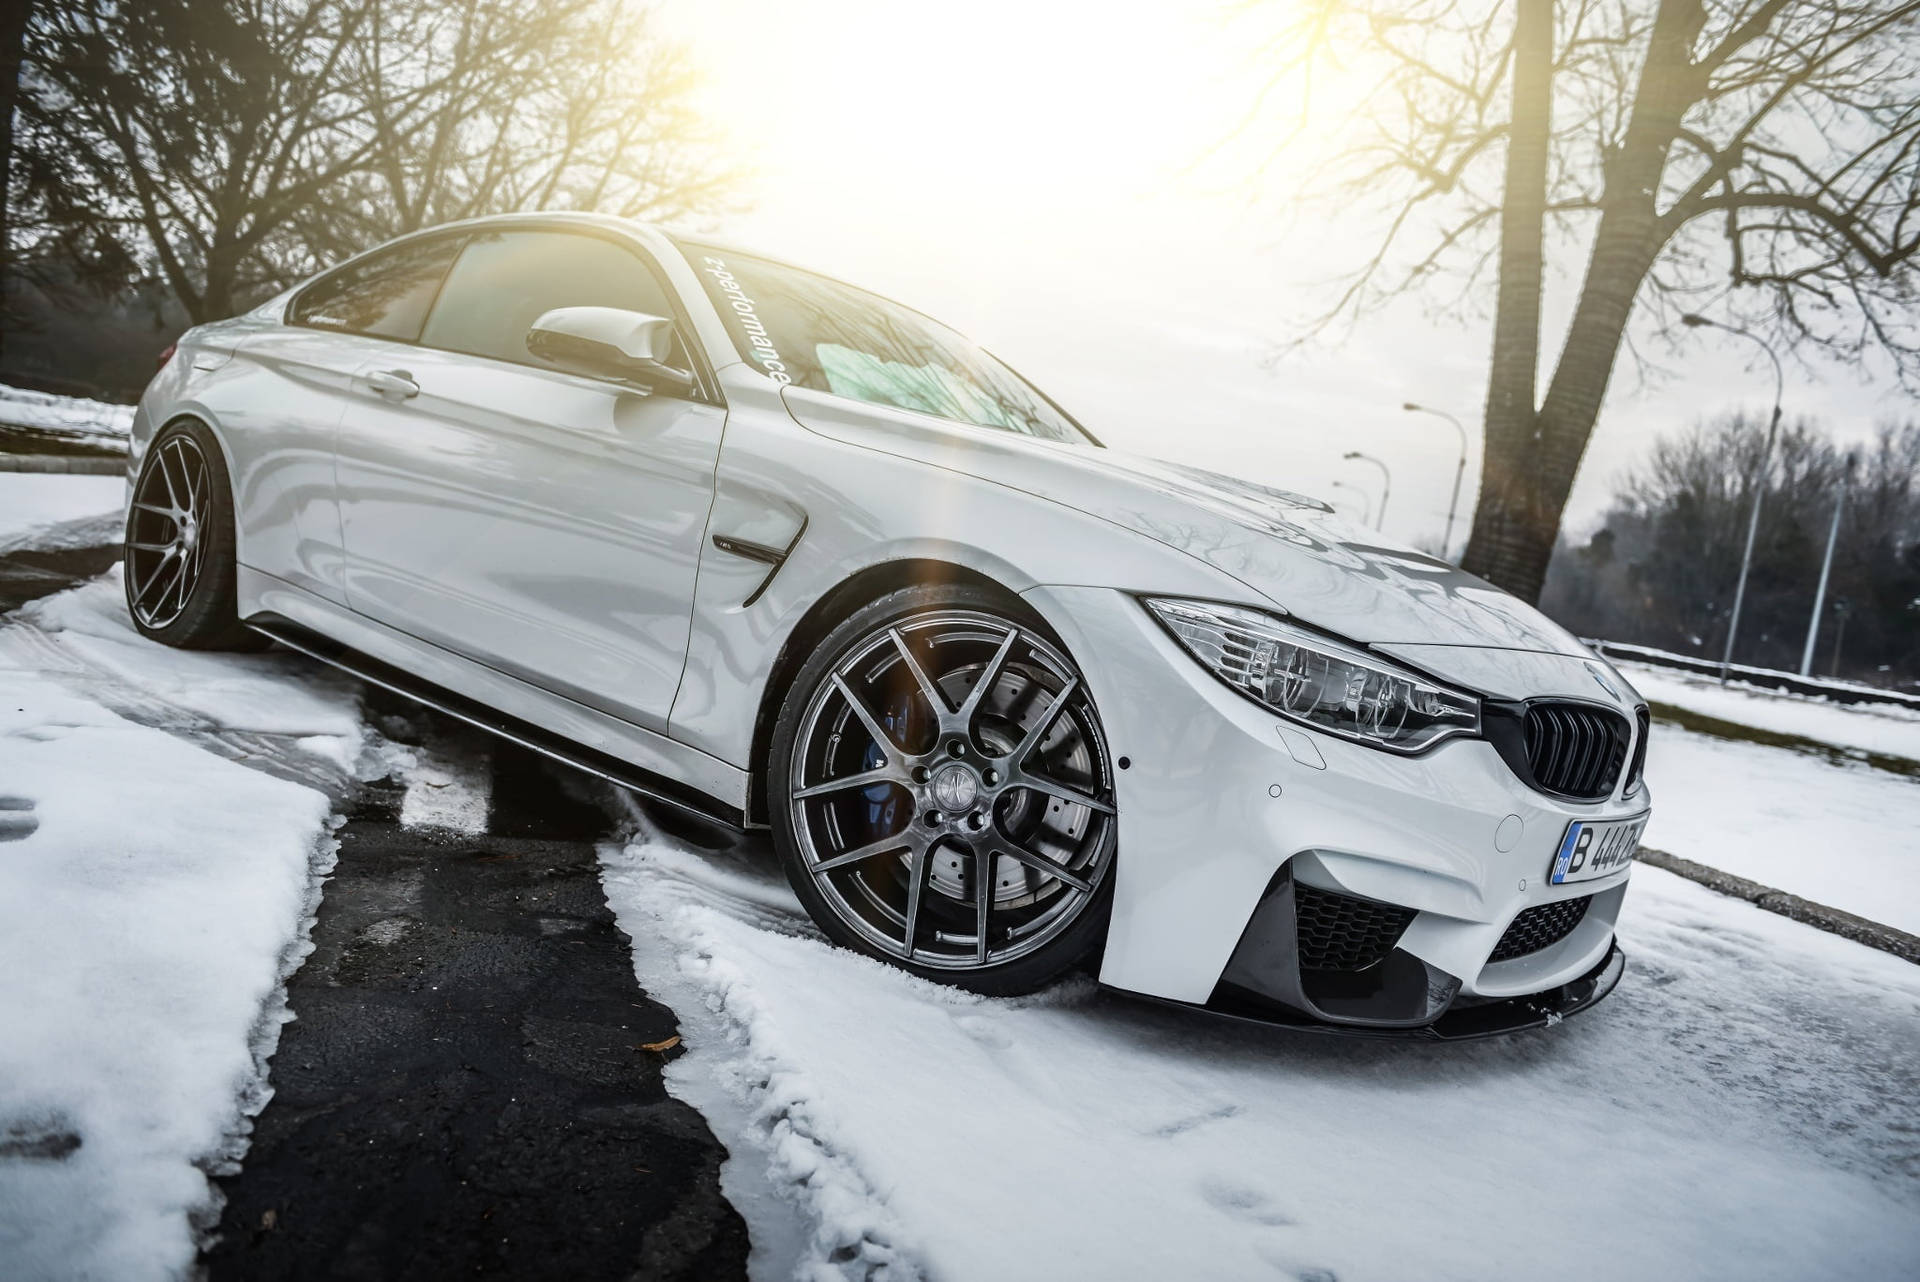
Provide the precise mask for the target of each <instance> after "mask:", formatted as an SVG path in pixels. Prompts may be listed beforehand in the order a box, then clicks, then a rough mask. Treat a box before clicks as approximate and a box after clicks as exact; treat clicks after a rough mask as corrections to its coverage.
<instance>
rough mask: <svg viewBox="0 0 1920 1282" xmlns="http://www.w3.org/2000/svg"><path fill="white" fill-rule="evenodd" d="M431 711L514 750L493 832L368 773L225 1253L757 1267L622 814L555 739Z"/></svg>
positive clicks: (465, 1266) (222, 1258)
mask: <svg viewBox="0 0 1920 1282" xmlns="http://www.w3.org/2000/svg"><path fill="white" fill-rule="evenodd" d="M407 715H408V717H409V718H411V719H412V720H414V721H415V722H417V723H421V724H425V725H427V726H429V727H430V729H431V730H432V732H433V733H435V734H437V735H439V736H441V737H440V738H439V740H438V742H437V745H436V746H438V747H439V748H440V750H441V751H443V752H444V751H447V750H448V745H452V751H453V752H455V753H456V754H458V755H461V756H465V757H466V758H467V759H468V761H469V762H471V761H475V760H478V761H484V762H487V763H488V765H487V766H486V767H485V768H486V769H487V771H488V772H489V774H490V789H489V790H488V791H489V792H490V799H489V800H487V801H486V802H485V803H484V804H485V806H486V810H487V819H486V830H485V831H484V832H483V833H481V834H479V835H473V836H467V835H461V834H459V833H455V832H445V831H442V832H434V831H431V830H410V829H408V828H406V827H404V826H402V824H401V823H400V822H399V817H400V814H401V813H402V810H403V809H404V808H405V807H404V797H403V795H402V792H401V790H400V788H398V787H397V786H394V785H392V784H388V785H369V786H367V787H366V788H365V790H364V792H363V794H362V796H361V797H360V799H359V803H358V805H357V806H356V808H355V809H354V810H353V812H352V813H351V814H350V816H349V817H348V820H347V823H346V824H345V826H344V827H342V828H341V830H340V832H339V834H338V837H339V840H340V855H339V863H338V866H337V867H336V869H335V871H334V874H333V876H332V878H331V879H330V880H329V881H328V882H327V886H326V893H325V897H324V899H323V900H322V904H321V908H320V915H319V920H318V922H317V924H316V925H315V928H314V931H313V942H314V952H313V955H312V956H311V957H309V958H308V959H307V961H306V963H305V964H304V965H303V966H302V967H301V968H300V970H299V971H298V972H297V973H296V974H295V975H294V977H293V979H292V981H291V983H290V984H289V986H288V1000H289V1003H290V1004H291V1006H292V1009H293V1011H294V1013H295V1015H296V1016H297V1018H296V1020H295V1021H294V1022H293V1023H291V1024H289V1025H287V1027H286V1028H285V1029H284V1031H283V1032H282V1034H281V1039H280V1048H279V1051H278V1053H277V1054H276V1055H275V1056H274V1058H273V1063H272V1074H271V1082H272V1086H273V1090H274V1095H273V1099H272V1101H271V1102H270V1103H269V1104H268V1106H267V1108H266V1109H265V1111H264V1112H263V1113H262V1114H261V1115H260V1117H259V1119H258V1121H257V1123H256V1127H255V1131H254V1135H253V1142H252V1146H251V1148H250V1149H249V1151H248V1154H247V1158H246V1161H245V1164H244V1167H243V1169H242V1170H241V1172H240V1174H239V1175H237V1176H234V1177H231V1178H228V1179H224V1180H221V1181H220V1185H221V1188H222V1190H223V1192H224V1193H225V1194H226V1197H227V1199H228V1200H227V1205H226V1208H225V1212H224V1214H223V1216H222V1218H221V1222H220V1226H219V1230H218V1233H219V1242H218V1244H217V1245H216V1246H215V1247H214V1248H213V1249H212V1250H211V1251H209V1252H208V1253H207V1254H206V1256H205V1257H204V1260H205V1264H206V1266H207V1271H208V1273H209V1275H210V1276H211V1277H213V1278H215V1279H219V1278H294V1277H338V1278H395V1277H451V1276H461V1277H474V1276H481V1277H485V1276H493V1277H514V1278H533V1277H568V1278H577V1277H603V1276H619V1277H642V1278H663V1279H666V1278H686V1279H710V1278H726V1277H740V1276H744V1274H745V1269H746V1257H747V1235H746V1229H745V1226H744V1225H743V1224H742V1222H741V1220H740V1218H739V1216H738V1215H737V1214H736V1213H735V1212H734V1210H733V1209H732V1207H730V1206H728V1205H727V1203H726V1202H725V1201H724V1200H723V1199H722V1197H721V1195H720V1191H719V1167H720V1163H721V1162H722V1161H723V1160H724V1159H725V1156H726V1152H725V1149H724V1148H723V1147H722V1146H721V1145H720V1143H719V1142H718V1141H717V1140H716V1139H715V1138H714V1137H713V1135H712V1134H711V1133H710V1132H709V1131H708V1130H707V1127H706V1124H705V1123H704V1122H703V1121H702V1119H701V1118H700V1116H699V1115H698V1114H697V1113H695V1112H694V1111H693V1110H692V1109H691V1108H689V1107H688V1106H686V1105H684V1104H682V1103H680V1102H679V1101H677V1100H675V1099H672V1098H671V1097H669V1096H668V1095H667V1093H666V1090H665V1088H664V1086H663V1085H662V1082H661V1067H662V1066H663V1065H664V1064H665V1063H666V1061H667V1058H668V1057H669V1056H670V1055H672V1054H674V1053H675V1050H674V1049H673V1048H672V1047H671V1046H670V1045H668V1043H671V1042H672V1041H673V1040H674V1039H675V1037H676V1034H677V1029H676V1025H675V1021H674V1017H673V1012H671V1011H669V1010H668V1009H666V1008H665V1007H663V1006H661V1005H659V1004H658V1003H656V1002H653V1001H651V1000H649V999H648V998H647V996H646V994H645V993H643V992H642V991H641V990H640V988H639V987H638V985H637V984H636V982H635V980H634V976H633V968H632V961H631V958H630V956H629V952H628V943H627V938H626V936H625V935H624V934H623V933H622V932H621V931H620V930H619V929H617V928H616V927H615V925H614V923H613V917H612V914H611V913H610V912H609V911H608V909H607V904H606V899H605V896H604V895H603V894H602V892H601V889H600V880H599V875H598V865H597V862H596V857H595V852H594V843H595V841H596V840H598V839H600V838H603V837H605V836H606V835H607V834H608V821H607V817H606V813H605V812H604V811H603V810H602V809H601V807H600V806H599V805H597V804H595V803H594V801H593V800H592V799H591V796H590V794H588V793H587V792H586V791H585V790H584V789H583V788H582V786H581V785H580V784H578V783H576V782H575V781H574V780H572V779H570V778H564V777H562V776H561V775H560V774H559V773H558V771H557V769H556V768H552V767H549V766H548V765H547V764H546V763H545V762H544V761H543V760H542V759H540V758H538V757H535V756H533V755H532V754H528V753H525V752H522V751H520V750H518V749H514V748H512V747H510V746H507V745H496V744H493V743H489V742H483V741H480V739H479V737H478V735H477V733H474V734H472V735H463V734H462V733H461V732H460V731H459V730H457V729H455V728H453V727H451V726H448V725H446V724H444V723H442V722H440V720H439V719H438V718H431V717H428V716H426V715H425V714H416V713H411V712H409V713H408V714H407ZM482 795H483V796H486V794H485V793H483V794H482Z"/></svg>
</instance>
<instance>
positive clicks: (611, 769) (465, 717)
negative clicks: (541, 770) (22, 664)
mask: <svg viewBox="0 0 1920 1282" xmlns="http://www.w3.org/2000/svg"><path fill="white" fill-rule="evenodd" d="M244 622H245V623H246V626H247V627H249V628H251V629H253V630H254V631H255V632H258V633H259V634H260V635H261V636H263V637H266V638H268V639H269V640H272V641H277V642H279V643H280V644H281V645H284V646H286V647H287V648H288V649H290V650H297V651H299V652H300V653H301V654H304V655H306V656H308V657H309V658H313V659H318V660H319V661H320V662H322V663H325V664H328V665H329V666H331V667H335V668H338V669H339V670H340V671H342V672H345V673H347V674H348V675H350V676H353V677H357V678H358V679H360V680H362V681H365V682H366V683H367V684H369V685H375V686H379V687H380V688H381V689H382V690H389V691H392V692H393V693H394V694H397V695H400V696H401V697H403V698H406V699H411V700H412V701H414V702H415V703H418V704H421V705H423V706H425V707H428V708H432V709H433V710H434V711H435V712H439V713H443V714H445V715H446V716H449V717H452V718H454V719H455V720H457V721H464V722H466V723H467V724H468V725H470V726H475V727H477V728H479V729H481V730H485V731H486V732H488V733H489V734H494V735H498V736H499V737H500V738H502V739H506V740H508V741H510V742H512V743H516V744H519V745H520V746H521V747H523V748H528V749H531V750H532V751H534V752H537V753H540V754H541V755H542V756H545V757H550V758H552V759H553V760H555V761H558V762H561V763H562V764H564V765H569V766H572V767H573V768H574V769H576V770H582V771H585V772H586V773H587V774H590V775H593V776H594V777H595V778H598V779H604V780H605V781H606V782H608V783H610V784H613V785H614V786H615V787H618V788H623V789H625V790H626V791H628V792H631V793H636V794H638V795H639V796H642V797H645V798H646V799H647V800H649V801H652V802H655V803H657V804H659V805H662V806H666V807H668V808H669V809H671V810H674V811H676V812H677V813H679V814H683V815H686V816H688V817H690V818H692V819H696V820H698V821H700V822H702V823H706V824H711V825H715V826H717V827H720V828H723V829H726V830H727V831H729V832H735V833H737V832H744V831H745V828H746V823H745V816H744V815H743V814H741V812H740V811H738V810H734V809H732V808H731V807H729V806H726V805H724V804H723V803H721V802H719V801H716V800H714V799H713V798H711V797H708V796H706V795H705V794H703V793H701V792H698V791H696V790H695V789H692V788H689V787H687V786H686V785H684V784H681V783H676V782H675V781H674V780H671V779H668V778H665V777H664V776H661V775H658V774H655V773H653V772H652V771H649V770H643V769H641V768H640V767H638V766H635V765H633V764H632V763H631V762H626V761H622V760H620V759H619V758H618V757H614V756H611V755H609V754H607V753H604V752H598V751H596V750H594V749H592V748H588V747H584V746H582V745H580V744H577V743H574V742H572V741H570V740H567V739H564V738H562V737H560V736H558V735H556V734H554V733H552V732H551V731H548V730H544V729H542V728H540V727H539V726H536V725H533V724H532V723H531V722H527V721H523V720H521V719H519V718H517V717H511V716H508V715H506V714H505V713H502V712H499V711H497V710H496V709H493V708H490V707H487V706H486V705H485V704H482V703H479V702H477V701H475V700H472V699H469V698H467V697H465V696H464V695H460V694H456V693H454V692H453V691H451V690H448V689H446V688H444V687H442V686H437V685H434V684H433V683H432V682H429V681H425V680H422V679H421V678H419V677H416V676H414V675H413V674H411V673H409V672H405V671H403V670H401V669H400V668H396V667H394V666H393V665H392V664H389V663H383V662H381V661H380V660H378V659H375V658H373V657H371V656H369V655H366V654H362V653H361V652H360V651H358V650H354V649H350V648H349V647H347V646H344V645H341V644H340V643H339V642H337V641H334V640H332V639H330V638H328V637H324V636H322V635H320V634H319V633H318V632H315V631H313V630H312V629H310V628H306V627H303V626H301V625H300V624H298V623H295V622H293V621H292V620H291V619H287V618H284V617H282V616H280V615H276V614H256V615H253V616H251V617H250V618H248V619H246V620H245V621H244Z"/></svg>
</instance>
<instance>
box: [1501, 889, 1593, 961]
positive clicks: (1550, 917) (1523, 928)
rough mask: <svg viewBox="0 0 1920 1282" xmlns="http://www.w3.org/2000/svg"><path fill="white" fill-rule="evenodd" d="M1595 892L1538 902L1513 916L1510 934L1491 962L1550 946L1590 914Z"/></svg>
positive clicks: (1565, 935) (1506, 935)
mask: <svg viewBox="0 0 1920 1282" xmlns="http://www.w3.org/2000/svg"><path fill="white" fill-rule="evenodd" d="M1592 899H1593V897H1592V896H1591V895H1588V896H1585V897H1584V898H1581V899H1562V900H1561V901H1560V902H1558V903H1554V904H1536V905H1535V906H1534V907H1532V908H1529V909H1527V910H1526V911H1525V912H1522V913H1521V914H1520V915H1519V916H1518V917H1515V918H1514V919H1513V925H1511V926H1509V927H1507V933H1506V934H1504V935H1502V936H1500V942H1499V943H1497V944H1495V945H1494V946H1493V956H1491V957H1489V958H1488V959H1487V960H1488V961H1490V962H1503V961H1512V960H1513V959H1514V958H1516V957H1525V956H1526V955H1527V954H1528V953H1537V952H1539V951H1540V950H1541V949H1542V948H1550V947H1552V946H1553V945H1555V944H1557V943H1559V942H1560V941H1561V940H1563V939H1565V938H1566V937H1567V936H1568V935H1571V934H1572V933H1573V928H1574V927H1575V926H1578V925H1579V924H1580V922H1581V920H1582V919H1583V918H1585V917H1586V915H1587V905H1588V904H1589V903H1590V902H1592Z"/></svg>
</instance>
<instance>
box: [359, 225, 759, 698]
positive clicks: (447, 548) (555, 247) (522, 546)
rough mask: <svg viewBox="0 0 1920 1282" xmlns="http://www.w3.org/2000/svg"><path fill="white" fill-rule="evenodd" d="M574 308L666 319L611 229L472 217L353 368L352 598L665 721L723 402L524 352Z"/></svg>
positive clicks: (377, 612) (576, 694)
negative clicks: (392, 331)
mask: <svg viewBox="0 0 1920 1282" xmlns="http://www.w3.org/2000/svg"><path fill="white" fill-rule="evenodd" d="M574 306H602V307H619V308H624V309H626V310H630V311H639V312H647V313H651V314H654V315H659V316H667V317H676V316H677V315H678V314H679V312H678V309H677V308H676V307H675V306H674V304H673V301H672V297H671V294H670V292H669V288H668V286H667V285H666V284H665V283H664V281H663V279H662V278H661V277H660V276H659V275H658V274H656V272H655V271H654V270H653V269H652V268H651V267H650V265H649V263H648V262H647V260H646V259H645V258H644V257H643V251H642V250H640V249H639V248H638V247H636V246H632V245H630V244H628V243H626V242H625V241H623V240H620V239H617V238H615V237H612V236H599V235H595V234H590V233H587V232H583V231H561V230H545V229H528V230H521V229H519V228H514V229H511V230H483V231H479V232H476V233H474V234H473V235H472V236H471V237H470V238H469V239H468V241H467V243H466V245H465V246H464V247H463V248H462V249H461V252H460V256H459V257H458V258H457V259H456V260H455V261H454V264H453V266H452V268H451V269H450V270H449V272H448V274H447V278H446V282H445V284H444V285H443V286H442V288H441V290H440V295H439V298H438V299H437V301H436V302H435V303H434V306H433V310H432V312H431V313H430V314H429V316H428V318H427V322H426V325H425V327H424V329H423V330H422V332H421V335H420V340H419V343H418V344H417V345H415V346H411V347H404V346H399V345H386V346H385V347H384V349H383V350H381V351H379V352H378V353H377V354H375V355H374V357H373V358H372V359H370V360H368V361H366V362H365V363H364V364H363V365H362V366H361V367H360V368H359V369H358V370H357V371H356V375H355V378H354V386H353V389H352V393H351V395H350V397H349V404H348V407H347V411H346V413H345V414H344V415H343V417H342V419H341V421H340V426H339V428H338V432H337V437H336V460H337V463H336V467H337V486H338V493H339V497H340V516H341V537H342V542H343V544H344V546H345V552H346V576H345V579H346V596H347V603H348V605H349V606H350V607H351V608H353V609H354V610H356V611H358V612H359V613H362V614H365V615H367V616H368V617H370V618H372V619H375V620H378V621H379V622H381V623H384V624H386V625H388V626H389V627H392V628H396V629H398V630H400V631H402V632H405V633H408V634H411V635H412V636H414V637H417V638H419V639H421V640H423V641H427V642H430V643H432V644H433V645H436V646H439V647H441V648H443V649H446V650H450V651H452V652H454V653H456V654H460V655H462V656H464V657H466V658H469V659H472V660H474V661H476V662H479V663H483V664H486V665H487V666H489V667H492V668H495V669H498V670H499V671H502V672H505V673H507V674H509V675H511V676H514V677H517V678H519V679H521V680H524V681H527V682H529V683H531V684H533V685H537V686H541V687H543V688H545V689H548V690H550V691H552V692H554V693H557V694H560V695H564V696H566V697H568V698H570V699H573V700H575V701H577V702H580V703H583V704H586V705H588V706H590V707H594V708H597V709H599V710H600V711H603V712H608V713H611V714H612V715H614V716H617V717H620V718H621V719H623V720H626V721H629V722H632V723H634V724H637V725H641V726H645V727H647V728H649V729H654V730H660V731H664V730H665V728H666V722H667V714H668V712H669V710H670V709H671V707H672V704H673V696H674V693H675V691H676V689H677V688H678V686H679V682H680V674H681V670H682V668H683V667H684V665H685V661H686V654H687V637H688V630H689V625H690V620H691V612H692V602H693V586H694V572H695V568H696V566H697V564H698V559H699V551H700V540H701V538H702V536H703V534H704V532H705V529H706V522H707V513H708V509H709V508H710V507H711V506H712V502H713V487H714V467H715V462H716V459H717V457H718V454H719V449H720V433H721V427H722V425H723V423H724V421H725V417H726V416H725V412H724V410H723V409H722V408H721V407H720V406H719V405H718V404H716V403H714V400H715V399H716V398H714V397H711V396H710V395H708V394H706V393H704V392H702V391H699V390H696V391H695V392H693V393H691V394H690V395H689V396H686V397H676V396H672V395H669V394H668V393H665V392H658V391H656V392H652V393H646V392H642V391H638V390H636V389H634V388H631V387H628V386H625V385H622V384H618V383H612V382H607V381H603V380H600V379H597V378H590V377H586V376H583V375H579V374H573V373H569V372H566V371H564V370H561V369H559V368H556V367H554V366H552V365H550V364H548V363H546V362H544V361H542V360H540V359H539V358H537V357H535V356H534V355H532V354H531V353H530V352H529V351H528V349H527V342H526V340H527V331H528V329H529V328H530V327H531V325H532V323H533V321H534V319H535V318H536V317H538V316H539V315H541V314H542V313H543V312H546V311H548V310H551V309H553V308H556V307H574ZM675 359H676V360H677V361H678V362H681V363H683V364H684V362H685V361H686V360H687V354H686V351H685V348H684V345H677V351H676V354H675ZM704 386H705V384H704V383H702V382H701V381H700V380H698V379H696V388H699V387H704Z"/></svg>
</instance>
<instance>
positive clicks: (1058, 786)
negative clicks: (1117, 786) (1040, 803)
mask: <svg viewBox="0 0 1920 1282" xmlns="http://www.w3.org/2000/svg"><path fill="white" fill-rule="evenodd" d="M1011 786H1012V787H1015V788H1031V789H1033V790H1034V791H1035V792H1044V793H1046V794H1047V795H1048V796H1049V797H1058V798H1059V799H1060V800H1062V801H1071V802H1073V803H1074V804H1075V805H1078V806H1085V807H1086V808H1087V809H1089V810H1097V811H1099V812H1100V813H1101V814H1103V815H1110V814H1112V813H1113V806H1112V805H1110V804H1109V803H1107V802H1104V801H1102V800H1100V798H1098V797H1096V796H1094V795H1093V794H1092V793H1090V792H1082V791H1080V790H1079V789H1078V788H1072V787H1069V786H1067V785H1066V784H1064V783H1055V782H1054V781H1053V780H1051V779H1049V778H1047V777H1046V776H1045V775H1037V774H1034V773H1033V772H1032V771H1028V770H1022V771H1021V772H1020V773H1019V774H1018V775H1016V776H1014V778H1013V781H1012V784H1011Z"/></svg>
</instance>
